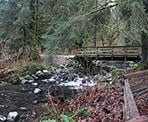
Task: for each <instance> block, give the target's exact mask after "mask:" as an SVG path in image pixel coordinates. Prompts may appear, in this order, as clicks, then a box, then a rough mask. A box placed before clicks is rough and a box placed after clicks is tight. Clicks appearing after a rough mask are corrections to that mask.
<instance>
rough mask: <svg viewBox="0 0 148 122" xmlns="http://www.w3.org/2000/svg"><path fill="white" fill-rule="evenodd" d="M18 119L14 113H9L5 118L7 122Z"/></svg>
mask: <svg viewBox="0 0 148 122" xmlns="http://www.w3.org/2000/svg"><path fill="white" fill-rule="evenodd" d="M17 119H18V112H16V111H14V112H9V114H8V116H7V120H8V121H10V122H14V121H16V120H17Z"/></svg>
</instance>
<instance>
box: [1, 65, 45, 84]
mask: <svg viewBox="0 0 148 122" xmlns="http://www.w3.org/2000/svg"><path fill="white" fill-rule="evenodd" d="M46 69H47V67H46V66H44V65H43V64H37V63H28V64H23V65H20V64H19V65H17V66H15V67H13V68H11V69H8V70H7V71H5V72H3V74H2V75H3V80H4V81H6V82H11V83H15V84H18V83H19V81H20V77H24V78H25V76H30V75H33V74H35V73H36V72H37V71H38V70H41V71H43V70H46Z"/></svg>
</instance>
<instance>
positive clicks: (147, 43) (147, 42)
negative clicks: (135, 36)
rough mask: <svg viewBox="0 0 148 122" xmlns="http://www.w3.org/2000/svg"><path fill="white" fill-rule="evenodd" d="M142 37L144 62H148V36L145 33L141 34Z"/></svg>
mask: <svg viewBox="0 0 148 122" xmlns="http://www.w3.org/2000/svg"><path fill="white" fill-rule="evenodd" d="M141 37H142V40H141V41H142V59H143V62H147V61H148V35H147V34H146V33H144V32H142V34H141Z"/></svg>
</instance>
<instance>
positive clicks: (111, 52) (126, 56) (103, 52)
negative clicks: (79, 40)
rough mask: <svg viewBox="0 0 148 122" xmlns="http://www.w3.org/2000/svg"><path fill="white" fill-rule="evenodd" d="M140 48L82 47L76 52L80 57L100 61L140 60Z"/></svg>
mask: <svg viewBox="0 0 148 122" xmlns="http://www.w3.org/2000/svg"><path fill="white" fill-rule="evenodd" d="M141 54H142V49H141V47H140V46H105V47H81V48H78V49H77V50H76V52H75V55H76V56H78V57H96V58H97V59H100V60H134V61H135V60H140V59H141Z"/></svg>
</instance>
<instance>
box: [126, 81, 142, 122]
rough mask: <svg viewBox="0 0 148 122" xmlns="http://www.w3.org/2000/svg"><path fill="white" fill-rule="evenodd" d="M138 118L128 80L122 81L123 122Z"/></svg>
mask: <svg viewBox="0 0 148 122" xmlns="http://www.w3.org/2000/svg"><path fill="white" fill-rule="evenodd" d="M137 117H140V115H139V111H138V109H137V106H136V103H135V100H134V97H133V94H132V91H131V89H130V85H129V82H128V79H125V80H124V120H125V122H128V121H129V120H132V119H134V118H137Z"/></svg>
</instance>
